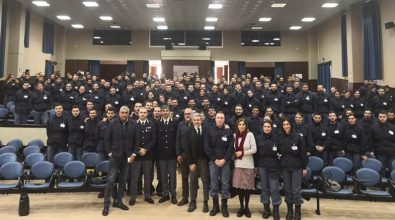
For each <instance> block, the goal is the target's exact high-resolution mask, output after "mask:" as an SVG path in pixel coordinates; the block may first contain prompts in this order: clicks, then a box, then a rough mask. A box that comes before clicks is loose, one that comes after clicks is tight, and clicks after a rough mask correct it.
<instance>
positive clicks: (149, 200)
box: [144, 198, 155, 204]
mask: <svg viewBox="0 0 395 220" xmlns="http://www.w3.org/2000/svg"><path fill="white" fill-rule="evenodd" d="M144 201H146V202H147V203H149V204H154V203H155V202H154V200H152V199H151V198H145V199H144Z"/></svg>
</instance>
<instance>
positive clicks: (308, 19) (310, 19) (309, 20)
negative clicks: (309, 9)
mask: <svg viewBox="0 0 395 220" xmlns="http://www.w3.org/2000/svg"><path fill="white" fill-rule="evenodd" d="M301 21H302V22H313V21H315V18H313V17H306V18H302V20H301Z"/></svg>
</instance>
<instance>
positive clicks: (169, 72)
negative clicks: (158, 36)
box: [162, 60, 210, 79]
mask: <svg viewBox="0 0 395 220" xmlns="http://www.w3.org/2000/svg"><path fill="white" fill-rule="evenodd" d="M175 65H176V66H199V76H200V77H207V74H208V73H209V71H210V60H162V72H163V73H164V74H165V77H166V78H169V79H172V78H173V67H174V66H175Z"/></svg>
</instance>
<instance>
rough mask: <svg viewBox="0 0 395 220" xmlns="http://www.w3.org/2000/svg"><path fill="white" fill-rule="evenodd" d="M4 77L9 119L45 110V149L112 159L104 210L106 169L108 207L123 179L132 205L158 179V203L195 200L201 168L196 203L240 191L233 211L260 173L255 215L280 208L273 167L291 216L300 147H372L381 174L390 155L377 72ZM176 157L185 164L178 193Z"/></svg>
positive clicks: (334, 152)
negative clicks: (327, 81) (315, 76)
mask: <svg viewBox="0 0 395 220" xmlns="http://www.w3.org/2000/svg"><path fill="white" fill-rule="evenodd" d="M6 83H7V84H6V96H5V104H6V105H7V107H9V108H11V109H12V108H13V107H14V108H15V110H14V113H15V122H16V123H25V119H26V118H27V117H28V116H29V114H30V113H32V114H33V116H35V117H34V118H35V121H36V119H37V122H38V123H44V122H45V124H46V126H47V134H48V141H47V144H48V151H47V157H48V160H50V161H52V160H53V157H54V155H55V154H56V153H58V152H62V151H69V152H70V153H72V154H73V156H74V157H75V159H80V158H81V155H82V153H83V152H91V151H95V152H97V153H99V154H100V155H101V157H102V159H109V160H110V171H109V173H108V176H107V187H106V189H105V192H104V195H103V196H104V209H103V213H102V214H103V215H108V213H109V207H110V198H111V195H112V193H113V192H112V191H113V185H114V182H115V180H118V190H117V193H116V195H117V196H116V198H115V201H114V206H115V207H118V208H121V209H123V210H128V209H129V208H128V206H126V205H125V204H123V202H122V198H123V194H124V192H125V190H128V194H129V195H130V200H129V205H130V206H133V205H135V203H136V199H137V196H138V194H139V191H141V190H142V189H144V201H145V202H147V203H150V204H153V203H154V200H153V199H152V194H153V192H154V191H155V190H156V191H157V193H158V195H160V196H161V198H160V200H159V203H163V202H166V201H170V202H171V203H173V204H178V205H179V206H182V205H186V204H188V212H193V211H194V210H195V209H196V208H197V205H196V199H197V191H198V188H199V187H198V178H199V177H200V178H201V181H202V186H203V207H202V210H203V212H210V215H211V216H214V215H216V214H218V213H219V212H222V215H223V216H224V217H228V216H229V212H228V206H227V201H228V199H230V198H231V189H232V190H234V191H235V192H236V193H237V195H238V197H239V201H240V209H239V210H238V212H237V216H238V217H241V216H243V215H245V216H246V217H251V212H250V210H249V200H250V194H251V192H252V190H254V189H255V177H256V176H259V177H260V179H261V188H262V189H261V202H262V204H263V207H264V209H263V218H265V219H266V218H269V216H270V215H273V218H274V219H279V218H280V216H279V205H280V204H281V196H280V194H279V188H280V179H282V182H283V183H284V192H285V202H286V204H287V210H288V211H287V217H286V218H287V219H300V218H301V204H302V202H303V201H302V197H301V184H302V178H303V176H306V175H307V169H306V166H307V161H308V157H309V156H318V157H321V158H322V159H323V160H324V163H325V165H331V164H332V163H333V160H334V159H335V158H336V157H348V158H350V159H351V160H352V161H353V165H354V171H356V170H357V169H358V168H360V167H361V161H362V160H366V159H367V158H369V157H376V158H377V159H379V160H380V161H382V163H383V165H384V166H383V170H382V174H383V175H386V174H387V173H386V171H387V168H389V167H390V166H391V165H390V164H391V162H392V160H393V159H395V137H394V132H395V126H394V123H395V114H394V110H393V109H392V108H391V107H392V106H393V104H394V101H395V100H394V98H393V97H392V92H391V91H390V90H389V88H387V87H379V86H377V85H376V84H375V82H368V81H365V82H364V85H363V86H362V87H361V88H359V89H358V90H356V91H354V92H351V91H345V92H343V93H341V92H340V91H338V90H336V88H332V89H331V91H325V89H324V87H323V86H322V85H318V86H317V91H316V92H313V91H310V89H309V85H308V84H304V83H301V82H300V79H298V78H296V77H293V76H291V77H289V78H288V80H287V81H285V80H284V78H283V77H280V76H279V77H276V78H274V79H271V78H268V77H264V76H262V77H260V78H258V77H252V76H251V75H250V74H246V75H242V76H237V75H235V76H233V77H232V78H231V79H230V82H229V83H228V82H226V81H225V80H220V81H219V82H218V83H214V81H213V78H212V77H207V78H206V77H199V76H198V75H194V74H184V75H183V76H182V77H180V78H177V77H176V78H174V79H173V80H170V79H163V78H162V79H152V78H150V77H148V75H147V74H143V76H142V79H137V78H136V75H135V74H133V73H132V74H129V73H124V74H121V75H119V76H117V77H115V78H113V79H112V80H111V82H109V81H106V80H104V79H99V78H98V77H97V76H91V75H89V74H87V75H86V74H74V75H71V74H67V75H66V77H65V78H62V77H60V76H58V75H51V76H50V77H49V78H48V79H45V78H44V77H43V76H40V75H39V76H37V77H35V78H34V79H33V78H32V77H30V76H29V74H28V73H25V74H24V75H23V76H22V77H21V78H20V79H15V78H14V77H12V76H9V77H8V78H7V82H6ZM20 87H22V89H20ZM39 106H45V107H39ZM49 112H53V113H52V114H53V115H51V114H50V113H49ZM36 115H39V116H36ZM43 118H44V119H45V120H44V119H43ZM40 120H41V121H40ZM154 166H156V168H157V169H156V170H157V177H158V181H159V183H158V186H157V187H156V189H155V187H153V186H152V183H153V176H154ZM177 166H178V167H179V168H180V169H181V174H182V199H181V200H180V201H179V202H178V201H177V198H176V186H177V183H176V179H177V178H176V169H177ZM142 179H143V181H142ZM142 183H144V186H142ZM219 194H221V205H220V201H219ZM209 195H210V196H211V197H212V202H213V203H212V209H211V211H209V205H208V200H209ZM177 202H178V203H177ZM270 204H272V205H273V208H272V209H273V210H272V211H271V207H270Z"/></svg>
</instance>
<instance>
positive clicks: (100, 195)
mask: <svg viewBox="0 0 395 220" xmlns="http://www.w3.org/2000/svg"><path fill="white" fill-rule="evenodd" d="M103 197H104V192H103V191H100V192H99V194H97V198H99V199H101V198H103Z"/></svg>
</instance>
